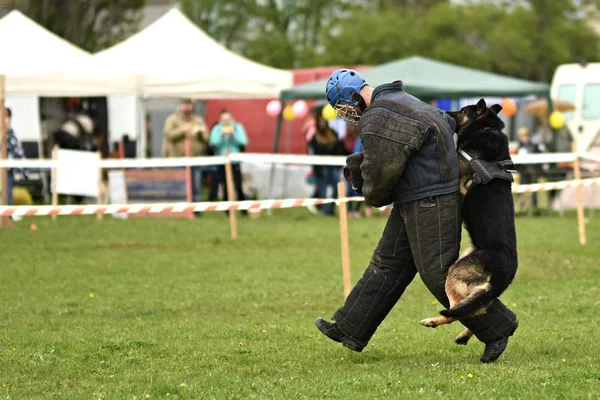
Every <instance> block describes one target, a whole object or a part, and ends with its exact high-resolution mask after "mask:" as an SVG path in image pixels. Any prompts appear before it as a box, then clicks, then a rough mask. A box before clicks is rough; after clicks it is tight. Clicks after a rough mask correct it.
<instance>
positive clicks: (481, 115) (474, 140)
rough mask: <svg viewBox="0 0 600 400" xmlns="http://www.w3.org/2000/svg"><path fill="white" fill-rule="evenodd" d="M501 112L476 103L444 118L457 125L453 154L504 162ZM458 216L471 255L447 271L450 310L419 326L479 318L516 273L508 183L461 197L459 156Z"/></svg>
mask: <svg viewBox="0 0 600 400" xmlns="http://www.w3.org/2000/svg"><path fill="white" fill-rule="evenodd" d="M501 110H502V107H501V106H499V105H497V104H495V105H493V106H492V107H489V108H488V107H487V105H486V104H485V101H484V100H483V99H481V100H480V101H479V102H478V103H477V105H470V106H467V107H464V108H462V109H461V110H460V111H458V112H452V113H449V115H450V116H451V117H452V118H454V119H455V120H456V122H457V128H456V132H457V133H458V148H459V149H462V150H463V151H465V152H466V153H467V154H469V155H470V156H471V157H472V158H474V159H476V158H479V159H483V160H485V161H503V160H508V159H510V154H509V150H508V138H507V137H506V135H504V134H503V133H502V129H503V128H504V123H503V122H502V120H501V119H500V118H499V117H498V116H497V114H498V113H499V112H500V111H501ZM459 160H460V161H459V163H460V178H461V179H460V183H461V194H462V195H463V204H462V216H463V222H464V224H465V227H466V229H467V231H468V233H469V236H470V238H471V244H472V246H473V250H472V251H471V252H470V253H469V254H467V255H466V256H464V257H463V258H461V259H460V260H458V261H457V262H456V263H455V264H454V265H453V266H451V267H450V269H449V271H448V276H447V278H446V295H447V296H448V299H449V301H450V309H448V310H444V311H441V312H440V314H441V315H442V316H441V317H436V318H427V319H424V320H423V321H421V324H422V325H424V326H428V327H433V328H435V327H436V326H438V325H443V324H449V323H451V322H453V321H455V320H457V319H461V318H466V317H471V316H477V315H482V314H485V312H486V308H487V306H488V305H489V304H490V303H491V302H492V301H493V300H494V299H495V298H497V297H498V296H500V295H501V294H502V293H503V292H504V290H506V288H507V287H508V286H509V285H510V284H511V282H512V281H513V279H514V277H515V273H516V271H517V239H516V233H515V223H514V215H515V213H514V205H513V197H512V194H511V182H509V181H507V180H502V179H494V180H492V181H490V182H488V183H487V184H479V185H475V186H473V187H472V188H470V190H469V191H468V192H467V189H466V188H465V181H466V179H467V178H468V172H469V171H468V162H467V161H466V160H465V158H464V157H463V156H461V155H459ZM472 334H473V333H472V332H471V331H469V330H468V329H466V330H465V331H464V332H462V333H461V334H460V335H459V336H458V337H457V338H456V342H457V343H458V344H466V343H467V342H468V340H469V339H470V337H471V336H472Z"/></svg>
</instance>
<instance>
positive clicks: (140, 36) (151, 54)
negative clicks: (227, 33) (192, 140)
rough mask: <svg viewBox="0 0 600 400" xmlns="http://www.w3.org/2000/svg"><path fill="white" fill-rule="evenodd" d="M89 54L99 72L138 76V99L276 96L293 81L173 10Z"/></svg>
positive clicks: (285, 73) (289, 75)
mask: <svg viewBox="0 0 600 400" xmlns="http://www.w3.org/2000/svg"><path fill="white" fill-rule="evenodd" d="M93 57H94V59H95V60H96V62H97V65H99V66H101V68H102V69H104V70H111V69H112V70H113V71H115V72H117V71H116V69H118V70H120V71H121V72H122V73H123V72H125V73H131V74H136V75H138V78H139V82H140V83H141V85H142V89H141V94H142V95H143V97H194V98H197V99H200V98H204V99H206V98H212V99H215V98H277V97H279V92H280V91H281V90H282V89H287V88H290V87H291V86H292V83H293V77H292V73H291V72H290V71H285V70H280V69H276V68H271V67H268V66H265V65H262V64H258V63H256V62H253V61H250V60H248V59H246V58H244V57H242V56H239V55H237V54H235V53H233V52H231V51H229V50H227V49H226V48H225V47H223V46H221V45H220V44H219V43H217V42H216V41H214V40H213V39H212V38H211V37H210V36H208V35H207V34H206V33H205V32H203V31H202V30H201V29H200V28H198V27H197V26H196V25H194V23H192V22H191V21H190V20H189V19H188V18H187V17H185V16H184V15H183V14H182V13H181V11H179V10H178V9H176V8H173V9H171V10H170V11H169V12H168V13H166V14H165V15H164V16H163V17H161V18H160V19H158V20H157V21H156V22H154V23H153V24H151V25H150V26H148V27H147V28H145V29H143V30H142V31H140V32H138V33H137V34H135V35H133V36H131V37H130V38H129V39H126V40H125V41H123V42H121V43H119V44H117V45H115V46H113V47H111V48H109V49H107V50H104V51H101V52H99V53H97V54H95V55H94V56H93Z"/></svg>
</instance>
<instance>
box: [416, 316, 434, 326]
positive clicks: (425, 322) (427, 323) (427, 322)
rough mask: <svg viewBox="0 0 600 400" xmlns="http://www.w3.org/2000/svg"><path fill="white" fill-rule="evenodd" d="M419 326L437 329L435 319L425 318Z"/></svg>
mask: <svg viewBox="0 0 600 400" xmlns="http://www.w3.org/2000/svg"><path fill="white" fill-rule="evenodd" d="M419 323H420V324H421V325H423V326H426V327H428V328H437V324H436V323H435V318H425V319H423V320H421V322H419Z"/></svg>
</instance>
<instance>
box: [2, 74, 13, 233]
mask: <svg viewBox="0 0 600 400" xmlns="http://www.w3.org/2000/svg"><path fill="white" fill-rule="evenodd" d="M5 82H6V80H5V76H4V75H0V149H1V151H0V160H2V161H4V160H6V159H7V155H8V127H7V126H6V108H5V107H4V101H5V99H6V93H5V90H4V85H5ZM0 187H2V199H1V200H0V205H8V168H4V167H2V168H0ZM2 228H4V229H10V228H12V221H11V219H10V217H0V229H2Z"/></svg>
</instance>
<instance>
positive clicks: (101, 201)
mask: <svg viewBox="0 0 600 400" xmlns="http://www.w3.org/2000/svg"><path fill="white" fill-rule="evenodd" d="M98 160H102V152H101V151H99V152H98ZM102 172H103V171H102V167H101V166H98V204H99V205H102V204H104V190H103V186H104V185H103V183H102V181H103V180H104V179H103V176H102ZM96 218H97V219H98V221H102V219H103V218H104V214H100V213H98V214H96Z"/></svg>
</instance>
